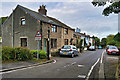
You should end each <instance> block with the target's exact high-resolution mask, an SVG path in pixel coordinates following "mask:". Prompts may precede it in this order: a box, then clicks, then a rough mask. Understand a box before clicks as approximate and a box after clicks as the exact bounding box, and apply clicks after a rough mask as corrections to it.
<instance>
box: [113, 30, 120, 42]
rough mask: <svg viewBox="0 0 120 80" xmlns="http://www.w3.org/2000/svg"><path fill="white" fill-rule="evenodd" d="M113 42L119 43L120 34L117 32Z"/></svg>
mask: <svg viewBox="0 0 120 80" xmlns="http://www.w3.org/2000/svg"><path fill="white" fill-rule="evenodd" d="M114 40H116V41H118V42H120V33H119V32H118V33H117V34H116V35H115V36H114Z"/></svg>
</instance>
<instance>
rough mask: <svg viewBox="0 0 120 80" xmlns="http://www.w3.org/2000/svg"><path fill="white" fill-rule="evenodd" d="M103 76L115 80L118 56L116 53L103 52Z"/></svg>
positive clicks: (107, 79)
mask: <svg viewBox="0 0 120 80" xmlns="http://www.w3.org/2000/svg"><path fill="white" fill-rule="evenodd" d="M103 60H104V61H103V63H104V78H105V79H106V80H116V72H117V65H118V60H119V57H118V55H108V54H106V53H105V54H104V58H103Z"/></svg>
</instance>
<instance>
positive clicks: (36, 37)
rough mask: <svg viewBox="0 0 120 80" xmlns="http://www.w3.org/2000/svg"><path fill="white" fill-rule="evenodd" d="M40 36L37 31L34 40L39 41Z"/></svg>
mask: <svg viewBox="0 0 120 80" xmlns="http://www.w3.org/2000/svg"><path fill="white" fill-rule="evenodd" d="M41 37H42V35H41V34H40V31H37V33H36V35H35V40H41Z"/></svg>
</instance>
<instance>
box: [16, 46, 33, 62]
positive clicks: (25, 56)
mask: <svg viewBox="0 0 120 80" xmlns="http://www.w3.org/2000/svg"><path fill="white" fill-rule="evenodd" d="M15 54H16V59H17V60H18V61H25V60H31V59H32V54H31V53H30V50H29V49H27V48H23V47H17V48H15Z"/></svg>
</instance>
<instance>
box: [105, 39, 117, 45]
mask: <svg viewBox="0 0 120 80" xmlns="http://www.w3.org/2000/svg"><path fill="white" fill-rule="evenodd" d="M107 44H108V45H115V44H116V41H115V40H111V41H109V42H108V43H107Z"/></svg>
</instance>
